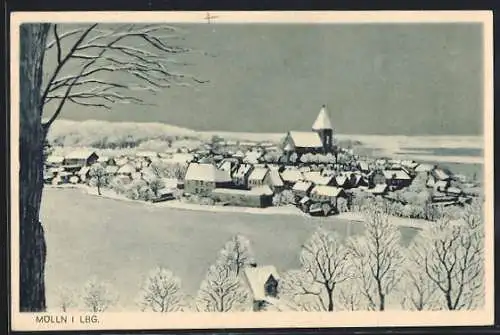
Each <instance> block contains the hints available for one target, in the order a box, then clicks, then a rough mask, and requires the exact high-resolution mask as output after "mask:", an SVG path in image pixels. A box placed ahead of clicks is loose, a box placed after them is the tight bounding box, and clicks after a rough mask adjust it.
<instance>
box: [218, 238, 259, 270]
mask: <svg viewBox="0 0 500 335" xmlns="http://www.w3.org/2000/svg"><path fill="white" fill-rule="evenodd" d="M219 262H221V263H223V264H227V265H228V266H229V268H230V269H231V270H233V271H234V272H235V274H236V276H238V275H239V274H240V273H241V271H242V270H243V269H244V268H245V267H247V266H249V265H251V264H253V263H254V262H255V257H254V255H253V251H252V248H251V245H250V241H249V240H248V239H247V238H246V237H244V236H241V235H235V236H233V237H232V238H231V240H229V241H228V242H227V243H226V244H225V245H224V248H223V249H222V250H221V251H220V254H219Z"/></svg>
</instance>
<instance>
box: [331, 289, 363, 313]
mask: <svg viewBox="0 0 500 335" xmlns="http://www.w3.org/2000/svg"><path fill="white" fill-rule="evenodd" d="M361 298H362V294H361V292H360V291H359V289H358V288H357V287H356V286H355V285H340V286H339V288H338V290H336V295H335V299H336V300H337V301H338V303H337V304H338V305H340V308H339V309H341V310H344V311H357V310H359V309H361Z"/></svg>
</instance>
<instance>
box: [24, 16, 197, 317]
mask: <svg viewBox="0 0 500 335" xmlns="http://www.w3.org/2000/svg"><path fill="white" fill-rule="evenodd" d="M73 27H74V28H71V26H70V25H58V24H46V23H42V24H31V23H27V24H23V25H21V27H20V73H19V80H20V83H21V89H20V138H19V145H20V151H19V152H20V171H19V181H20V203H19V205H20V206H19V207H20V262H21V265H20V310H21V311H32V312H33V311H43V310H45V308H46V303H45V282H44V277H45V253H46V246H45V236H44V230H43V225H42V223H41V222H40V219H39V212H40V203H41V198H42V190H43V146H44V143H45V140H46V137H47V133H48V131H49V129H50V126H51V125H52V124H53V122H54V121H55V120H56V119H57V118H58V117H59V115H60V114H61V112H62V110H63V107H64V106H65V105H66V103H72V104H76V105H81V106H88V107H94V108H95V107H99V108H103V109H110V108H111V106H112V104H114V103H136V104H146V102H145V100H146V98H147V94H154V93H155V92H157V91H161V90H163V89H165V88H168V87H170V86H172V85H189V84H191V82H192V83H197V82H200V81H199V80H198V79H196V78H194V77H192V76H187V75H185V74H182V73H176V72H174V71H173V70H172V67H173V66H177V65H180V66H182V65H184V64H182V63H178V62H177V60H176V59H174V56H176V55H180V54H185V53H187V52H190V50H189V49H188V48H184V47H179V46H174V45H172V44H171V43H170V42H171V41H175V40H176V39H178V37H179V36H178V29H176V28H173V27H170V26H167V25H164V24H154V25H144V24H142V25H136V24H122V25H109V24H107V25H106V24H102V25H100V24H88V25H78V26H73ZM49 60H55V66H54V67H53V68H50V63H53V62H51V61H49ZM46 115H50V116H49V117H48V120H46V121H44V120H42V118H43V117H44V116H46Z"/></svg>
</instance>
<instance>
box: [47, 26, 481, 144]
mask: <svg viewBox="0 0 500 335" xmlns="http://www.w3.org/2000/svg"><path fill="white" fill-rule="evenodd" d="M183 27H184V28H185V29H186V31H187V34H186V38H185V41H184V42H183V43H185V44H186V45H189V46H191V47H193V48H196V49H201V50H204V51H206V52H207V53H208V55H202V54H198V55H196V56H189V61H190V62H192V63H194V65H193V66H189V67H186V68H185V69H183V71H185V72H187V73H190V74H194V75H196V76H198V77H200V78H203V79H209V80H210V83H208V84H204V85H200V86H198V89H197V90H193V89H190V88H171V89H168V90H166V91H165V92H164V93H163V94H160V95H158V96H155V97H150V101H151V100H153V102H155V103H156V106H153V107H143V106H135V105H121V104H118V105H115V108H114V109H113V110H112V111H105V110H99V109H93V108H82V107H75V106H74V105H67V106H66V107H65V109H64V110H63V113H62V114H61V116H62V117H63V118H67V119H76V120H84V119H103V120H111V121H141V122H145V121H147V122H164V123H168V124H173V125H177V126H182V127H188V128H192V129H198V130H225V131H245V132H284V131H287V130H292V129H294V130H309V129H310V127H311V125H312V123H313V121H314V119H315V117H316V115H317V114H318V112H319V109H320V107H321V105H322V104H327V105H328V109H329V113H330V117H331V120H332V123H333V127H334V128H335V131H336V132H338V133H342V134H348V133H352V134H408V135H416V134H480V133H482V108H483V103H482V100H483V85H482V82H483V77H482V65H483V64H482V59H483V55H482V29H481V26H480V25H479V24H418V25H417V24H390V25H389V24H387V25H381V24H356V25H354V24H351V25H346V24H342V25H341V24H338V25H325V24H323V25H312V24H311V25H309V24H300V25H299V24H296V25H288V24H287V25H271V24H267V25H266V24H259V25H257V24H246V25H229V24H224V25H223V24H210V25H209V24H197V25H184V26H183ZM50 62H51V60H50V59H49V60H48V63H49V64H50Z"/></svg>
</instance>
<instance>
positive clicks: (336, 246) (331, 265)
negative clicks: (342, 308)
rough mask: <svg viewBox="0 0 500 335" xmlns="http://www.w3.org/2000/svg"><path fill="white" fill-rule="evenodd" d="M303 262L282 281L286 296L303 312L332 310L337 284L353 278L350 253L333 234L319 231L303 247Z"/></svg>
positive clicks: (301, 259)
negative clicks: (299, 267)
mask: <svg viewBox="0 0 500 335" xmlns="http://www.w3.org/2000/svg"><path fill="white" fill-rule="evenodd" d="M300 263H301V265H302V267H301V269H300V270H299V271H291V272H288V273H287V274H286V276H285V278H284V279H283V289H282V290H283V292H284V293H283V294H284V295H285V296H286V295H288V296H291V297H292V298H293V299H294V300H295V302H296V303H297V304H298V305H301V304H302V305H303V306H304V309H311V308H312V309H316V310H323V311H330V312H331V311H333V310H334V291H335V289H336V287H337V285H339V284H341V283H343V282H345V281H346V280H348V279H351V278H352V271H351V268H350V260H349V258H348V250H347V249H346V248H345V247H344V246H343V245H342V244H341V243H340V242H339V238H338V237H337V236H336V235H335V234H334V233H330V232H327V231H325V230H322V229H319V230H318V231H316V232H315V233H314V234H313V235H312V237H311V239H310V240H309V241H308V242H307V243H306V244H305V245H304V246H303V247H302V252H301V255H300ZM311 298H312V301H311ZM301 300H302V302H301Z"/></svg>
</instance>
